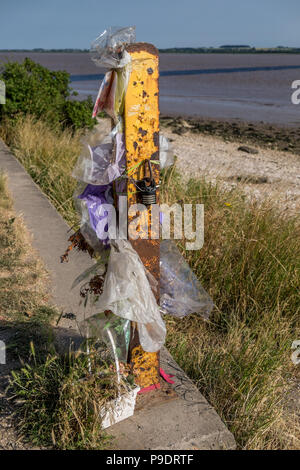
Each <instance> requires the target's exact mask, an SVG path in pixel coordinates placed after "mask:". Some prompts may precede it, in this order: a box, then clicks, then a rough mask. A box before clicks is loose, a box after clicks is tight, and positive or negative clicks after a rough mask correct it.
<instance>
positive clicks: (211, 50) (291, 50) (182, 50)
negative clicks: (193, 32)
mask: <svg viewBox="0 0 300 470" xmlns="http://www.w3.org/2000/svg"><path fill="white" fill-rule="evenodd" d="M158 50H159V52H160V53H161V54H300V47H273V48H272V47H271V48H263V47H260V48H256V47H246V46H240V47H239V46H231V47H230V46H228V47H225V46H221V47H171V48H165V49H158ZM6 52H7V53H10V52H17V53H18V52H20V53H24V52H30V53H34V52H35V53H45V54H47V53H52V54H53V53H64V54H66V53H68V54H72V53H74V54H78V53H82V54H85V53H89V52H90V51H89V49H42V48H36V49H0V53H6Z"/></svg>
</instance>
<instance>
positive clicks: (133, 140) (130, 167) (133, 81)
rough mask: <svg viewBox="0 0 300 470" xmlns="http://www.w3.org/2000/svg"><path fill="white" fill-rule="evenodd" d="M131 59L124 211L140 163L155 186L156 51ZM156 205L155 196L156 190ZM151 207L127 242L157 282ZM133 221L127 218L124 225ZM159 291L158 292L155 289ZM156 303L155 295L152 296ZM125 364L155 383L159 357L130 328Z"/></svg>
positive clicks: (146, 48) (146, 49)
mask: <svg viewBox="0 0 300 470" xmlns="http://www.w3.org/2000/svg"><path fill="white" fill-rule="evenodd" d="M127 51H128V52H129V54H130V55H131V59H132V62H131V74H130V80H129V84H128V88H127V92H126V96H125V112H124V126H125V142H126V162H127V173H128V175H129V177H130V179H129V180H128V184H127V196H128V207H129V208H130V206H131V205H132V204H135V203H139V202H141V201H140V199H139V195H138V193H137V187H136V186H135V184H134V183H133V182H132V180H131V178H132V179H134V180H141V179H142V178H143V177H144V176H145V174H144V164H143V162H144V160H145V159H151V161H152V162H153V163H152V171H153V176H154V179H155V182H156V184H157V185H158V184H159V173H160V168H159V105H158V92H159V90H158V76H159V69H158V65H159V63H158V51H157V49H156V48H155V47H154V46H152V45H151V44H146V43H136V44H132V45H130V46H128V47H127ZM156 202H157V204H158V203H159V194H158V190H157V198H156ZM151 215H152V211H151V206H148V209H147V214H146V218H147V219H148V234H147V233H144V236H147V235H148V237H147V239H145V238H144V239H143V238H139V239H137V240H131V243H132V246H133V247H134V248H135V250H136V251H137V252H138V254H139V256H140V258H141V260H142V262H143V263H144V265H145V267H146V268H147V269H148V270H149V271H150V272H151V274H153V276H154V277H155V278H156V280H157V281H159V233H155V230H153V227H152V232H151V234H152V239H150V231H151ZM132 220H133V217H129V218H128V225H129V224H130V222H131V221H132ZM158 290H159V289H158ZM155 295H156V298H157V300H158V296H159V292H156V294H155ZM129 361H130V364H131V367H132V371H133V373H134V375H135V377H136V382H137V383H138V385H140V386H141V387H143V388H144V387H149V386H151V385H154V384H157V383H159V380H160V376H159V353H148V352H145V351H143V349H142V347H141V345H140V343H139V338H138V333H137V329H136V328H135V325H134V324H133V325H132V336H131V344H130V354H129Z"/></svg>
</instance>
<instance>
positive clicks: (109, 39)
mask: <svg viewBox="0 0 300 470" xmlns="http://www.w3.org/2000/svg"><path fill="white" fill-rule="evenodd" d="M133 42H135V26H129V27H126V28H120V27H117V26H114V27H113V26H110V27H109V28H107V29H105V30H104V31H103V32H102V33H101V34H100V35H99V36H98V37H97V38H96V39H95V40H94V41H93V42H92V44H91V49H90V53H91V58H92V60H93V62H94V63H95V64H96V65H97V66H99V67H108V68H113V69H115V68H119V67H124V66H125V65H126V64H128V63H129V62H130V55H129V54H128V53H127V52H126V50H125V46H126V44H131V43H133Z"/></svg>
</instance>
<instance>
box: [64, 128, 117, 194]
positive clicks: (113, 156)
mask: <svg viewBox="0 0 300 470" xmlns="http://www.w3.org/2000/svg"><path fill="white" fill-rule="evenodd" d="M125 165H126V163H125V142H124V134H123V133H122V132H117V131H116V129H114V130H113V131H112V132H111V133H110V134H109V135H108V136H106V137H105V138H104V139H103V140H102V142H101V143H100V144H98V145H96V146H94V147H90V146H89V145H88V146H87V147H84V149H83V153H82V154H81V155H80V157H79V158H78V160H77V163H76V165H75V168H74V170H73V173H72V176H73V178H76V179H77V180H79V181H82V182H84V183H87V184H93V185H101V186H102V185H107V184H109V183H111V182H112V181H114V180H115V179H117V178H119V177H120V176H121V175H122V174H123V173H124V171H125Z"/></svg>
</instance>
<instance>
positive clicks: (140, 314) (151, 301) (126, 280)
mask: <svg viewBox="0 0 300 470" xmlns="http://www.w3.org/2000/svg"><path fill="white" fill-rule="evenodd" d="M94 309H95V310H97V311H98V312H104V311H106V310H110V311H111V312H113V313H114V314H115V315H117V316H118V317H121V318H124V319H127V320H130V321H132V322H136V323H137V328H138V332H139V339H140V343H141V346H142V348H143V349H144V351H148V352H155V351H159V349H161V347H162V346H163V344H164V342H165V337H166V327H165V324H164V321H163V319H162V317H161V314H160V311H159V307H158V305H157V303H156V300H155V297H154V295H153V292H152V290H151V287H150V284H149V281H148V278H147V275H146V271H145V268H144V265H143V263H142V262H141V260H140V257H139V256H138V254H137V252H136V251H135V250H134V249H133V248H132V246H131V244H130V243H129V242H128V241H127V240H117V241H114V242H113V243H112V244H111V252H110V257H109V261H108V267H107V272H106V276H105V281H104V285H103V294H102V295H101V296H100V297H99V298H98V299H97V300H96V301H95V303H94Z"/></svg>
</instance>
